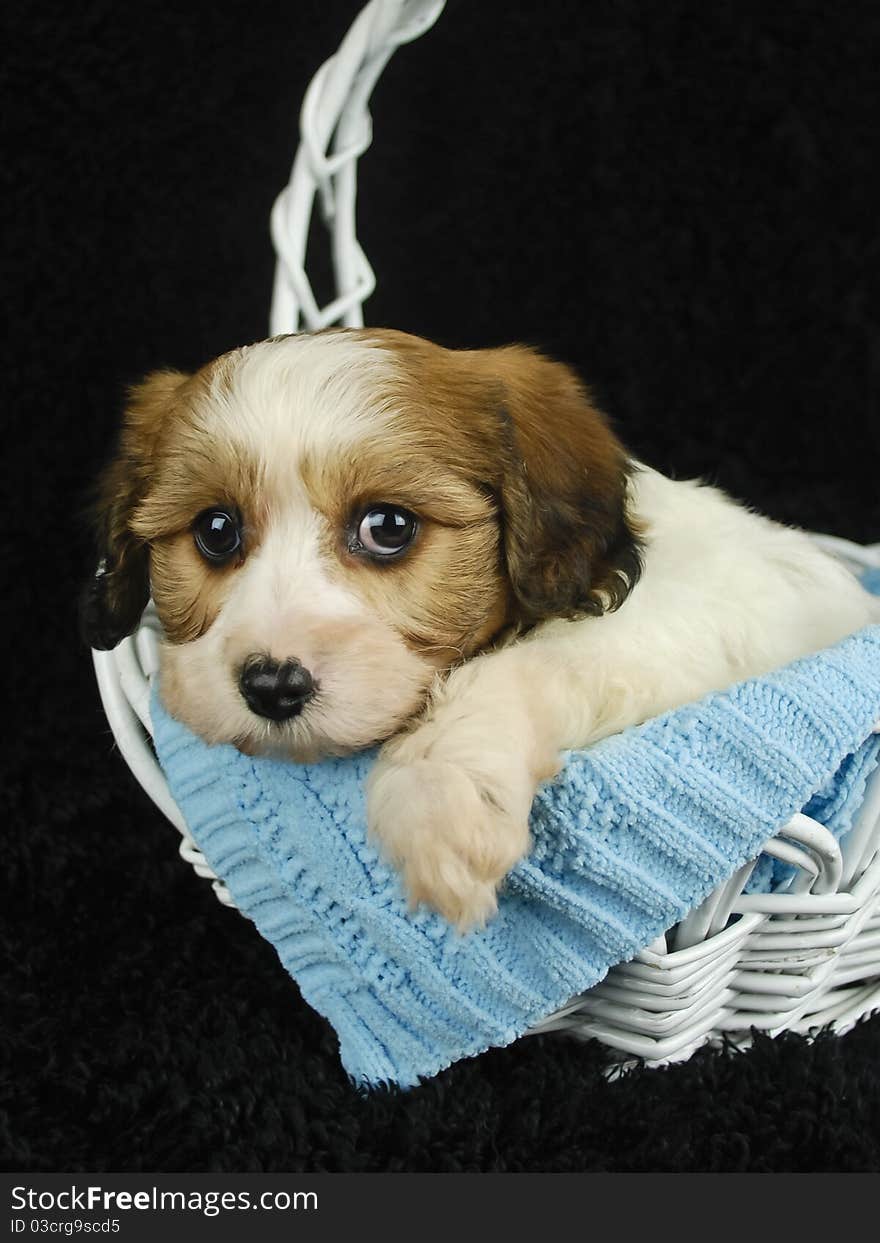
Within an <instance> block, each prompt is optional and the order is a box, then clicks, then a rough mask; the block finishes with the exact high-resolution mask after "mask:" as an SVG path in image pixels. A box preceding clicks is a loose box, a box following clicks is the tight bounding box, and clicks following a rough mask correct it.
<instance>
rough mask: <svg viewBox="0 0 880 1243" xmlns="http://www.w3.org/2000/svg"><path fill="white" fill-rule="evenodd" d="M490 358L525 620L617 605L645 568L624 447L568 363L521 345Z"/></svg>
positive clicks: (508, 528)
mask: <svg viewBox="0 0 880 1243" xmlns="http://www.w3.org/2000/svg"><path fill="white" fill-rule="evenodd" d="M487 355H488V358H487V362H488V363H489V366H490V368H491V370H493V371H495V372H496V374H497V376H498V379H499V381H500V385H501V390H500V406H499V412H498V417H499V418H500V420H501V431H500V435H501V443H502V452H501V462H502V473H501V484H500V502H501V509H502V517H503V527H504V530H503V542H504V552H505V557H506V562H507V572H508V576H509V578H510V582H511V586H512V589H513V594H514V596H515V599H516V603H517V605H518V607H519V610H520V615H521V620H522V621H523V622H524V623H526V624H531V623H534V622H536V621H540V620H542V619H545V618H550V617H577V616H581V615H585V614H587V615H593V616H595V615H598V614H600V613H604V612H608V611H611V610H613V609H616V608H619V607H620V605H621V604H622V603H623V601H624V600H625V599H626V597H627V595H628V594H629V592H630V591H631V590H632V588H633V587H634V586H635V584H636V582H637V581H638V578H639V575H640V573H641V568H642V563H641V544H640V540H639V532H638V528H637V525H636V524H635V523H634V521H633V519H632V517H631V516H630V515H629V514H628V513H627V479H628V474H629V472H630V470H631V466H630V463H629V461H628V459H627V456H626V453H625V451H624V449H623V446H622V445H621V444H620V442H619V441H618V440H617V437H616V436H615V435H614V433H613V432H612V430H611V428H610V427H609V425H608V421H607V419H606V418H605V416H604V415H603V414H602V413H601V412H600V411H599V410H598V409H597V408H596V406H595V405H594V404H593V402H592V400H591V398H590V395H589V393H588V391H587V390H586V388H585V387H584V386H583V384H582V383H581V382H580V380H579V379H578V377H577V376H576V375H575V373H574V372H573V371H572V370H571V369H570V368H568V367H566V366H564V365H563V364H562V363H557V362H552V361H550V360H549V359H546V358H543V357H542V356H541V355H539V354H537V353H536V352H535V351H533V350H530V349H527V348H525V347H523V346H510V347H507V348H505V349H500V350H491V351H487Z"/></svg>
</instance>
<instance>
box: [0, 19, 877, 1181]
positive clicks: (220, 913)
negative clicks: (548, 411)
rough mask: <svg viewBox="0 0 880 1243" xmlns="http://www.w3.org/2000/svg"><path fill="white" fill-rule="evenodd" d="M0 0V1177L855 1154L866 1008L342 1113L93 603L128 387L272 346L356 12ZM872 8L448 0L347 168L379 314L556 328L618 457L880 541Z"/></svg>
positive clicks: (524, 333)
mask: <svg viewBox="0 0 880 1243" xmlns="http://www.w3.org/2000/svg"><path fill="white" fill-rule="evenodd" d="M176 8H177V6H169V5H167V4H159V3H157V2H156V0H141V2H139V3H138V4H137V5H118V4H116V3H111V2H110V0H89V2H88V3H85V4H82V5H69V6H60V5H50V4H39V3H37V4H29V5H22V6H16V8H15V9H14V11H10V13H9V15H8V18H7V20H8V22H9V23H10V27H11V30H10V34H9V36H8V38H7V40H5V43H6V59H7V66H6V74H5V78H4V81H5V90H6V93H7V98H6V99H5V100H4V103H3V116H4V121H5V129H6V132H7V135H8V137H9V140H10V149H11V150H12V151H13V152H14V156H13V158H11V159H9V158H7V159H5V160H4V161H3V163H2V165H0V176H2V178H3V200H4V207H5V211H6V213H7V215H8V222H7V225H6V229H5V232H4V237H5V241H6V245H7V256H6V261H5V268H4V275H5V277H6V284H7V289H8V295H7V303H8V309H9V311H10V319H11V322H10V327H9V329H8V330H7V333H6V335H5V337H4V340H3V350H4V358H3V371H2V375H3V389H4V394H5V399H4V402H3V409H4V428H5V438H4V445H5V447H4V452H3V455H2V467H0V469H2V489H0V496H2V499H3V502H4V505H5V516H4V522H3V534H4V539H3V559H4V565H3V573H2V580H0V581H2V616H3V639H4V643H3V652H4V657H5V658H4V662H3V664H4V669H3V672H4V675H5V678H6V685H7V691H6V705H7V708H6V713H5V717H6V721H7V729H6V731H5V739H4V746H3V748H2V755H0V766H2V773H0V799H2V805H3V812H2V835H3V855H4V858H5V863H6V866H5V868H4V873H5V875H4V879H3V887H4V890H5V892H4V893H3V896H2V908H0V909H2V918H3V931H2V952H3V963H4V982H3V1001H4V1003H5V1014H6V1015H7V1017H6V1019H5V1020H4V1026H3V1030H2V1051H3V1068H2V1070H3V1078H2V1085H0V1091H2V1107H3V1116H2V1123H0V1127H2V1132H0V1133H2V1143H0V1158H2V1159H0V1164H2V1165H3V1166H4V1167H5V1168H7V1169H15V1170H30V1171H56V1170H91V1171H98V1170H108V1169H112V1170H119V1171H133V1170H141V1169H144V1170H157V1171H174V1170H186V1171H201V1170H230V1171H236V1170H237V1171H251V1170H285V1169H286V1170H302V1171H319V1170H348V1171H351V1170H409V1171H416V1170H433V1171H444V1170H500V1171H519V1170H531V1171H536V1170H560V1171H563V1170H568V1171H571V1170H581V1171H587V1170H616V1171H622V1170H644V1171H665V1170H679V1171H684V1170H724V1171H743V1170H752V1171H754V1170H775V1171H781V1170H796V1171H809V1170H850V1171H854V1170H876V1169H877V1168H878V1166H880V1082H878V1081H880V1071H878V1067H880V1018H875V1019H874V1020H872V1021H869V1022H866V1023H864V1024H862V1025H860V1026H859V1027H858V1028H857V1029H856V1030H854V1031H853V1032H852V1033H850V1034H849V1035H847V1036H846V1037H843V1038H839V1039H838V1038H823V1039H821V1040H819V1041H817V1042H816V1043H814V1044H807V1043H806V1042H804V1041H803V1040H801V1039H797V1038H787V1039H783V1040H776V1041H770V1040H768V1039H759V1040H758V1042H757V1044H756V1045H755V1047H754V1048H753V1049H752V1050H751V1051H750V1052H748V1053H745V1054H734V1053H710V1052H702V1053H700V1054H698V1055H697V1056H695V1057H694V1058H693V1059H692V1060H691V1061H690V1062H689V1063H687V1064H685V1065H681V1066H676V1067H673V1068H670V1069H667V1070H663V1071H646V1070H638V1071H636V1072H634V1073H632V1074H630V1075H628V1076H626V1077H625V1078H623V1079H621V1080H618V1081H616V1082H613V1083H609V1082H607V1081H606V1080H605V1079H604V1078H603V1076H602V1073H601V1067H602V1057H601V1053H600V1051H599V1050H598V1049H597V1048H596V1047H594V1046H589V1045H586V1046H584V1045H578V1044H575V1043H573V1042H567V1041H565V1040H559V1039H541V1040H528V1041H523V1042H520V1043H519V1044H517V1045H516V1046H514V1047H512V1048H509V1049H505V1050H501V1051H495V1052H492V1053H489V1054H487V1055H485V1056H483V1057H480V1058H477V1059H475V1060H473V1061H471V1062H468V1063H465V1064H461V1065H458V1066H456V1067H454V1068H452V1069H451V1070H450V1071H448V1072H447V1073H445V1074H443V1075H441V1076H440V1077H439V1078H438V1079H436V1080H435V1081H433V1082H431V1083H428V1084H426V1085H425V1086H423V1087H421V1088H420V1089H418V1090H416V1091H414V1092H412V1093H410V1094H409V1095H400V1094H396V1093H387V1094H385V1093H380V1094H376V1095H373V1096H369V1097H363V1096H360V1095H358V1094H357V1092H355V1091H354V1090H353V1089H352V1088H351V1087H350V1086H349V1084H348V1083H347V1081H346V1079H345V1076H344V1075H343V1073H342V1071H341V1069H340V1067H339V1064H338V1061H337V1058H336V1054H335V1049H334V1040H333V1037H332V1034H331V1033H330V1031H329V1030H328V1028H327V1026H326V1025H325V1024H324V1022H323V1021H322V1020H321V1019H320V1018H318V1017H317V1016H316V1015H315V1014H313V1013H312V1012H311V1011H310V1010H309V1009H308V1008H307V1007H306V1006H304V1005H303V1003H302V1001H301V1000H300V998H299V995H298V993H297V990H296V988H295V986H294V985H293V984H292V983H291V982H290V980H289V979H288V978H287V977H286V976H285V975H284V974H283V972H282V971H281V969H280V967H279V966H278V964H277V962H276V960H275V956H274V953H273V951H272V950H271V949H270V948H269V947H268V946H267V945H266V944H265V943H263V942H262V941H261V940H260V939H259V937H258V936H257V934H256V933H255V932H254V930H253V929H252V927H251V926H250V925H249V924H247V923H246V922H245V921H244V920H243V919H241V918H240V917H239V916H237V915H235V914H234V913H230V912H228V911H226V910H224V909H222V908H221V907H220V905H219V904H218V903H217V902H216V900H215V899H214V897H213V895H212V893H211V890H210V888H209V887H208V886H207V885H206V884H205V883H204V882H202V881H199V880H198V879H197V878H196V877H195V876H194V875H193V874H192V872H191V871H190V870H189V869H188V868H187V867H186V866H185V865H184V864H183V863H182V862H181V861H180V860H179V858H178V857H177V853H176V845H177V838H176V834H175V832H174V830H173V829H171V828H170V827H169V826H168V825H167V824H166V823H165V822H164V821H163V819H162V817H161V816H160V815H159V814H158V813H157V812H156V811H155V810H154V808H153V807H152V805H151V804H150V802H149V801H148V799H147V798H146V796H145V795H143V794H142V793H141V791H140V789H139V787H138V786H137V784H136V783H135V781H134V779H133V778H132V777H131V776H130V774H129V773H128V771H127V769H126V767H125V765H124V763H123V762H122V760H121V759H120V757H119V755H118V754H117V753H116V752H115V750H114V747H113V742H112V738H111V736H110V734H109V731H108V728H107V725H106V722H105V720H104V718H103V715H102V712H101V708H100V705H99V702H98V697H97V694H96V690H95V685H94V679H93V676H92V672H91V665H90V660H89V655H88V652H86V651H85V650H83V649H82V647H81V646H80V645H79V643H78V640H77V636H76V626H75V609H74V602H75V597H76V592H77V587H78V583H79V581H80V579H81V578H82V576H83V574H84V572H85V570H86V567H87V565H88V560H89V552H88V541H87V538H86V535H85V532H84V529H83V527H82V525H81V523H80V510H81V508H82V500H83V496H84V492H85V489H86V486H87V484H88V482H89V480H90V479H91V478H92V476H93V475H94V473H95V471H96V469H97V467H98V465H99V463H100V462H101V460H102V459H103V457H104V456H105V455H106V453H107V450H108V444H109V440H110V437H111V435H112V433H113V431H114V428H115V426H116V423H117V419H118V412H119V408H120V402H121V396H122V392H123V388H124V386H125V384H126V383H128V382H130V381H132V380H133V379H135V378H138V377H139V376H140V375H142V374H143V373H144V372H145V371H147V370H149V369H151V368H153V367H156V366H159V365H174V366H180V367H184V368H185V367H188V366H193V365H196V364H198V363H200V362H202V361H204V360H206V359H207V358H209V357H210V356H212V355H214V354H217V353H219V352H220V351H222V350H225V349H227V348H229V347H231V346H233V345H236V344H240V343H242V342H245V341H249V340H253V339H255V338H257V337H260V336H263V335H265V331H266V316H267V309H268V299H269V291H270V287H271V276H272V266H273V256H272V251H271V247H270V244H269V240H268V232H267V219H268V214H269V209H270V206H271V203H272V199H273V197H274V194H275V193H276V192H277V191H278V189H280V187H281V185H282V184H283V182H284V181H285V180H286V177H287V172H288V168H289V163H290V160H291V157H292V153H293V148H294V141H295V118H296V114H297V111H298V107H299V101H300V99H301V96H302V92H303V90H304V87H305V85H306V82H307V80H308V78H309V77H310V75H311V74H312V72H313V71H314V70H315V69H316V68H317V66H318V64H319V63H320V61H321V60H322V59H324V57H325V56H327V55H329V54H330V53H331V52H332V51H333V50H334V49H335V47H336V46H337V44H338V41H339V38H340V36H341V34H342V32H343V30H344V28H345V26H346V25H347V23H348V22H349V21H350V20H351V18H352V17H353V15H354V13H355V11H356V4H355V0H332V2H330V0H300V3H299V4H298V5H287V6H279V5H277V4H275V3H268V2H266V0H247V2H246V3H245V2H244V0H227V2H226V3H223V4H220V5H217V6H213V5H204V6H198V5H195V6H189V7H188V11H187V12H185V13H183V14H181V13H179V12H177V11H176ZM878 56H880V17H878V11H877V7H876V5H875V4H874V3H872V2H862V0H851V2H850V3H849V4H847V5H845V6H833V5H828V4H826V3H819V2H818V0H788V2H787V3H785V4H782V5H775V4H768V5H761V6H752V5H733V4H731V5H728V4H723V3H718V4H708V5H707V4H704V3H699V2H696V0H667V2H666V3H663V4H644V3H641V2H640V0H596V2H591V3H589V4H584V3H581V2H578V0H569V2H565V0H544V3H542V4H540V5H532V4H527V5H526V4H523V5H510V4H502V3H500V2H498V3H495V2H487V0H484V2H483V3H480V4H466V3H452V4H450V6H449V7H448V10H447V12H446V14H445V15H444V17H443V18H441V21H440V23H439V25H438V26H437V28H436V29H435V30H434V31H433V32H432V33H430V34H429V35H427V36H426V37H425V38H424V39H423V40H421V41H420V42H418V43H416V44H414V45H413V46H412V47H410V48H406V49H404V50H402V51H401V52H400V53H399V54H398V56H397V57H396V58H395V60H394V61H393V62H392V63H391V65H390V67H389V69H388V70H387V71H386V75H385V77H384V78H383V80H382V82H381V83H380V86H379V88H378V90H377V92H376V95H375V99H374V106H373V114H374V122H375V132H376V140H375V145H374V147H373V149H372V150H371V151H370V153H369V155H368V156H367V157H365V159H364V161H363V164H362V172H361V181H360V203H361V209H360V219H361V224H362V240H363V242H364V246H365V249H366V252H367V254H368V255H369V256H370V258H371V260H372V261H373V263H374V265H375V268H376V271H377V274H378V278H379V288H378V291H377V293H376V294H375V296H374V297H373V299H372V300H371V302H370V303H369V305H368V307H367V315H368V320H369V322H372V323H375V324H382V325H389V326H395V327H400V328H404V329H408V330H411V331H415V332H421V333H424V334H426V335H429V336H432V337H434V338H436V339H438V340H440V341H442V342H444V343H446V344H450V345H456V344H461V345H465V344H466V345H473V346H478V345H489V344H495V343H499V342H504V341H511V340H527V341H531V342H534V343H537V344H542V345H544V346H545V347H546V348H548V349H549V350H550V351H552V352H555V353H556V354H558V355H559V356H561V357H563V358H565V359H568V360H569V361H571V362H573V363H575V364H577V365H578V366H579V367H580V368H581V369H582V371H583V372H584V374H585V375H586V376H588V378H589V379H590V380H591V381H592V383H593V385H594V386H595V389H596V391H597V393H598V394H599V396H600V398H601V400H602V401H603V402H604V404H605V406H606V407H607V408H608V409H609V411H610V412H611V413H612V415H613V416H614V418H615V420H616V421H617V423H618V426H619V428H620V430H621V432H622V434H623V436H624V438H625V439H626V440H627V441H628V442H629V444H630V445H631V447H632V448H633V449H634V450H635V451H637V452H638V453H639V454H641V455H642V456H643V457H645V458H646V459H647V460H649V461H650V462H652V463H653V464H655V465H658V466H660V467H661V468H665V469H667V470H670V471H673V472H675V473H677V474H679V475H685V476H686V475H691V474H696V473H701V474H703V475H706V476H708V477H711V478H713V479H715V480H717V481H720V482H721V483H722V484H723V485H724V486H726V487H727V488H728V489H729V490H730V491H732V492H733V493H734V494H736V495H737V496H739V497H741V498H743V499H745V500H747V501H749V502H751V503H752V504H754V505H756V506H758V507H760V508H762V509H764V510H765V511H766V512H769V513H770V514H772V515H773V516H775V517H777V518H779V519H782V520H785V521H789V522H795V523H798V524H803V525H806V526H810V527H813V528H819V529H824V530H827V531H832V532H835V533H837V534H840V535H843V536H847V537H849V538H853V539H858V540H863V541H876V540H880V489H878V486H877V478H878V468H880V418H878V411H877V404H878V393H880V324H878V317H880V310H878V307H880V301H878V298H877V293H878V282H877V271H878V265H880V244H878V236H880V233H878V223H877V222H878V219H880V192H878V184H877V177H876V174H875V165H876V161H877V151H878V121H877V118H878V116H880V75H878V73H877V63H878Z"/></svg>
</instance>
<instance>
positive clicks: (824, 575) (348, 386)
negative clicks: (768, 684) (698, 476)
mask: <svg viewBox="0 0 880 1243" xmlns="http://www.w3.org/2000/svg"><path fill="white" fill-rule="evenodd" d="M100 498H101V499H100V502H99V505H98V517H99V531H100V546H101V548H100V551H101V557H102V561H101V565H100V567H99V570H98V573H97V574H96V575H95V577H94V579H93V580H92V581H91V582H90V584H89V585H88V587H87V590H86V593H85V595H84V599H83V611H82V616H83V626H84V631H85V634H86V637H87V638H88V640H89V642H90V643H91V644H92V645H93V646H95V647H100V648H109V647H112V646H114V645H115V644H116V643H117V642H119V640H120V639H121V638H123V636H125V635H127V634H129V633H130V632H131V631H132V630H133V629H134V628H135V626H136V625H137V623H138V620H139V617H140V614H141V612H142V610H143V608H144V605H145V604H146V603H147V599H148V596H149V594H150V592H151V591H152V595H153V598H154V600H155V604H156V608H157V610H158V613H159V617H160V619H161V622H162V625H163V627H164V632H165V639H164V642H163V644H162V664H161V689H162V695H163V699H164V701H165V703H166V704H167V706H168V709H169V710H170V712H171V713H172V714H173V715H174V716H176V717H178V718H179V719H180V720H181V721H183V722H185V723H186V724H187V725H188V726H189V727H190V728H191V729H193V730H194V731H195V732H196V733H198V734H199V735H201V736H202V737H203V738H204V739H206V740H207V741H208V742H211V743H221V742H222V743H232V744H234V745H235V746H236V747H239V748H240V749H241V750H242V751H245V752H247V753H249V754H257V753H267V754H274V755H282V756H287V757H289V758H290V759H291V760H294V761H297V760H298V761H312V760H315V759H316V758H318V757H320V756H324V755H342V754H345V753H347V752H351V751H353V750H356V749H358V748H362V747H367V746H369V745H371V744H373V743H377V742H382V743H383V744H384V745H383V746H382V749H381V752H380V754H379V758H378V761H377V763H376V765H375V768H374V770H373V774H372V777H371V780H370V784H369V790H368V817H369V826H370V832H371V835H372V837H373V839H374V840H375V841H376V842H377V843H378V845H379V847H380V848H381V850H382V851H383V852H384V854H385V856H386V858H388V859H389V860H390V861H391V862H392V863H393V864H394V865H396V866H397V867H398V869H399V870H400V873H401V875H402V878H403V882H404V885H405V887H406V890H407V892H408V894H409V897H410V899H411V901H412V903H413V904H416V903H418V902H425V903H427V904H428V905H429V906H431V907H433V908H434V909H436V910H437V911H439V912H441V914H443V915H444V916H446V917H447V918H448V919H449V920H450V921H452V922H453V923H455V924H456V925H458V926H459V927H460V928H462V929H464V928H468V927H472V926H475V925H479V924H481V923H483V922H484V921H485V920H486V919H487V918H489V917H490V916H491V915H492V913H493V912H494V910H495V905H496V891H497V888H498V886H499V884H500V883H501V881H502V880H503V878H504V876H505V874H506V873H507V872H508V871H509V869H510V868H511V867H512V866H513V865H514V864H515V863H516V862H517V860H518V859H520V858H521V857H522V856H523V855H525V854H526V853H527V852H528V849H529V830H528V816H529V810H530V807H531V803H532V799H533V796H534V793H535V789H536V786H537V785H538V783H539V782H541V781H543V780H545V779H546V778H548V777H551V776H552V775H553V774H554V773H555V772H556V770H557V768H558V766H559V763H560V752H561V751H563V750H565V749H566V748H575V747H583V746H585V745H587V744H588V743H591V742H593V741H595V740H596V739H599V738H601V737H603V736H605V735H607V734H610V733H613V732H615V731H618V730H621V729H623V728H624V727H625V726H628V725H633V724H636V723H637V722H640V721H644V720H645V719H647V718H648V717H651V716H654V715H656V714H658V713H661V712H664V711H666V710H667V709H670V708H673V707H675V706H676V705H679V704H682V703H684V702H686V701H688V700H693V699H697V698H699V697H700V696H702V695H704V694H706V693H707V692H709V691H711V690H716V689H721V688H723V687H725V686H728V685H730V684H732V683H733V682H736V681H738V680H740V679H743V678H747V677H751V676H755V675H759V674H761V673H764V672H766V671H768V670H770V669H772V668H774V667H776V666H779V665H783V664H785V663H787V662H788V661H791V660H793V659H795V658H796V657H799V656H803V655H805V654H806V653H809V652H814V651H816V650H818V649H819V648H822V647H824V646H827V645H829V644H832V643H834V642H836V641H837V640H838V639H840V638H842V637H843V636H844V635H846V634H849V633H851V632H853V631H855V630H858V629H859V628H860V627H862V626H864V625H866V624H868V623H869V622H870V621H872V620H876V619H878V613H877V606H876V603H875V601H874V600H873V598H872V597H871V596H869V595H868V594H867V593H866V592H865V591H864V590H863V589H862V588H861V587H860V585H859V584H858V582H857V581H856V580H855V578H854V577H853V576H852V575H851V574H850V573H849V572H848V571H847V570H846V569H845V568H843V567H842V566H841V565H839V564H838V563H836V562H835V561H834V560H833V559H831V558H829V557H828V556H826V555H825V554H824V553H823V552H821V551H820V550H819V549H817V548H816V547H815V545H814V544H813V543H812V542H811V541H810V540H809V539H808V538H807V537H806V536H805V535H804V534H803V533H801V532H799V531H795V530H791V529H788V528H785V527H782V526H779V525H777V524H775V523H773V522H771V521H769V520H767V519H766V518H763V517H760V516H758V515H756V514H754V513H751V512H749V511H748V510H746V509H744V508H742V507H741V506H739V505H737V504H735V503H734V502H733V501H731V500H730V499H729V498H728V497H726V496H725V495H724V494H723V493H721V492H719V491H718V490H716V489H715V488H711V487H707V486H704V485H703V484H701V483H699V482H674V481H672V480H670V479H668V478H666V477H664V476H662V475H660V474H658V473H657V472H655V471H653V470H650V469H648V468H647V467H645V466H642V465H640V464H637V463H635V462H634V461H633V460H632V459H631V458H629V457H628V456H627V453H626V451H625V450H624V449H623V447H622V446H621V444H620V442H619V441H618V440H617V438H616V436H615V435H614V433H613V431H612V430H611V428H610V427H609V424H608V422H607V421H606V419H605V418H604V416H603V415H602V414H601V413H600V412H599V411H598V410H597V409H596V407H595V405H594V404H593V402H592V401H591V398H590V395H589V392H588V391H587V390H586V389H585V388H584V386H583V385H582V384H581V382H580V381H579V380H578V378H577V377H576V376H575V375H574V373H573V372H572V371H571V370H570V369H569V368H568V367H566V366H564V365H562V364H560V363H557V362H552V361H549V360H548V359H546V358H544V357H542V356H541V355H540V354H538V353H537V352H535V351H534V350H532V349H529V348H526V347H523V346H509V347H506V348H502V349H488V350H475V351H469V350H447V349H442V348H440V347H439V346H437V345H433V344H431V343H429V342H427V341H423V340H421V339H419V338H416V337H412V336H408V335H406V334H404V333H401V332H394V331H389V330H378V329H358V330H346V329H331V330H327V331H324V332H320V333H316V334H313V335H296V336H287V337H280V338H275V339H273V340H269V341H263V342H260V343H258V344H256V345H250V346H247V347H245V348H243V349H239V350H234V351H233V352H232V353H229V354H225V355H224V356H223V357H221V358H219V359H217V360H216V361H215V362H212V363H209V364H208V365H207V366H205V367H203V368H202V369H201V370H200V371H198V372H197V373H196V374H195V375H192V376H187V375H182V374H179V373H176V372H173V371H162V372H158V373H156V374H154V375H152V376H150V377H149V378H148V379H146V380H145V381H144V382H143V383H142V384H140V385H138V386H137V387H136V388H135V389H134V390H133V391H132V393H131V398H130V402H129V406H128V410H127V412H126V415H125V421H124V426H123V430H122V435H121V441H120V445H119V450H118V454H117V456H116V458H115V460H113V461H112V463H111V464H110V465H109V467H108V468H107V470H106V472H105V474H104V476H103V480H102V482H101V485H100Z"/></svg>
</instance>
